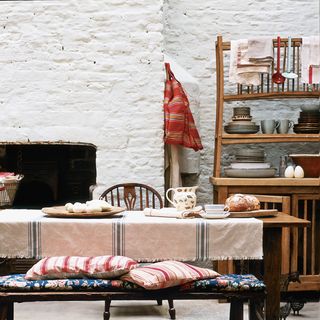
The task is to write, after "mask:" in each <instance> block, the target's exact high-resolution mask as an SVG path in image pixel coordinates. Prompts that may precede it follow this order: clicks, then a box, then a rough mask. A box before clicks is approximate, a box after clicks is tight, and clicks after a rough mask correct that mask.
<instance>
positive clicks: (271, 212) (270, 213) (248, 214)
mask: <svg viewBox="0 0 320 320" xmlns="http://www.w3.org/2000/svg"><path fill="white" fill-rule="evenodd" d="M276 215H278V210H277V209H265V210H253V211H238V212H235V211H232V212H230V215H229V218H252V217H253V218H261V217H274V216H276Z"/></svg>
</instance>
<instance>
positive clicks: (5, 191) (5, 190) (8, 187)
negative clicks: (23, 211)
mask: <svg viewBox="0 0 320 320" xmlns="http://www.w3.org/2000/svg"><path fill="white" fill-rule="evenodd" d="M14 178H15V179H14ZM14 178H13V177H12V178H11V179H4V181H3V182H2V183H0V208H10V207H11V206H12V204H13V201H14V198H15V196H16V192H17V190H18V187H19V184H20V181H21V180H22V179H23V175H17V176H15V177H14Z"/></svg>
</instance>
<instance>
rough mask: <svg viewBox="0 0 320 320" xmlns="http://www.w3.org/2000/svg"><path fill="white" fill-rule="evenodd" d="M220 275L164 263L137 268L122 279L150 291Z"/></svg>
mask: <svg viewBox="0 0 320 320" xmlns="http://www.w3.org/2000/svg"><path fill="white" fill-rule="evenodd" d="M219 275H220V274H219V273H218V272H216V271H213V270H211V269H206V268H199V267H196V266H193V265H190V264H187V263H183V262H179V261H162V262H157V263H153V264H150V265H147V266H143V267H139V268H135V269H133V270H131V271H130V272H129V273H127V274H125V275H123V276H122V277H121V279H122V280H126V281H129V282H133V283H135V284H138V285H139V286H141V287H143V288H145V289H148V290H157V289H164V288H169V287H174V286H178V285H181V284H184V283H187V282H190V281H194V280H197V279H208V278H215V277H217V276H219Z"/></svg>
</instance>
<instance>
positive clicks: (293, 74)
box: [283, 37, 298, 79]
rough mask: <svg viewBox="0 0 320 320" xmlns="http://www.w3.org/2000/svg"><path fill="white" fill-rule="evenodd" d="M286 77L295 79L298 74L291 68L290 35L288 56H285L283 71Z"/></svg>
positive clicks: (289, 38)
mask: <svg viewBox="0 0 320 320" xmlns="http://www.w3.org/2000/svg"><path fill="white" fill-rule="evenodd" d="M283 76H284V77H286V78H287V79H296V78H298V75H297V74H296V73H294V72H293V71H292V69H291V37H288V57H287V72H284V73H283Z"/></svg>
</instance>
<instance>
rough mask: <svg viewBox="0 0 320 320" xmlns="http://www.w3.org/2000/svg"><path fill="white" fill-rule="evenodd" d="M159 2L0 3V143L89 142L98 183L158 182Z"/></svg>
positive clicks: (160, 179) (160, 129)
mask: <svg viewBox="0 0 320 320" xmlns="http://www.w3.org/2000/svg"><path fill="white" fill-rule="evenodd" d="M162 17H163V13H162V1H161V0H159V1H157V0H134V1H125V0H123V1H121V0H108V1H105V0H87V1H84V0H82V1H78V0H63V1H55V0H51V1H6V2H3V1H1V2H0V74H1V77H0V106H1V112H0V123H1V138H0V140H1V142H3V141H59V140H62V141H71V142H80V141H81V142H89V143H93V144H95V145H96V146H97V182H98V183H104V184H106V185H108V186H110V185H112V184H115V183H119V182H124V181H127V182H128V181H140V182H144V183H147V184H150V185H153V186H154V187H156V188H160V190H161V188H163V184H164V182H163V180H164V178H163V172H164V169H163V163H164V160H163V143H162V138H163V113H162V100H163V80H164V74H163V34H162V31H163V23H162Z"/></svg>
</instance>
